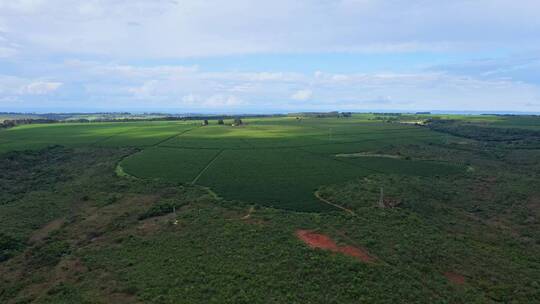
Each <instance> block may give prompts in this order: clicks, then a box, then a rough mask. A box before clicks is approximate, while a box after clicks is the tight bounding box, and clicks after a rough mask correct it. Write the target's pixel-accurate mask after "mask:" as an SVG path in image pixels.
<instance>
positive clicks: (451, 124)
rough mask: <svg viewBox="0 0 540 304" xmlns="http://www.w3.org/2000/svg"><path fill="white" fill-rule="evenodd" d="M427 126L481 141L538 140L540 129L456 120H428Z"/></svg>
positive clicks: (539, 138)
mask: <svg viewBox="0 0 540 304" xmlns="http://www.w3.org/2000/svg"><path fill="white" fill-rule="evenodd" d="M428 126H429V128H431V129H432V130H435V131H439V132H444V133H449V134H452V135H455V136H462V137H466V138H472V139H475V140H481V141H496V142H508V141H533V142H536V141H539V140H540V130H529V129H521V128H501V127H499V128H493V127H484V126H479V125H475V124H468V123H464V122H461V121H457V120H430V121H429V123H428Z"/></svg>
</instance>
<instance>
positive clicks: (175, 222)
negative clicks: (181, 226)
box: [172, 206, 178, 225]
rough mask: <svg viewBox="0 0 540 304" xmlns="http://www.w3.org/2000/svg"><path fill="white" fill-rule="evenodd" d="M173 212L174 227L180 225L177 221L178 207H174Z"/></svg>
mask: <svg viewBox="0 0 540 304" xmlns="http://www.w3.org/2000/svg"><path fill="white" fill-rule="evenodd" d="M172 210H173V214H174V225H178V219H176V206H173V207H172Z"/></svg>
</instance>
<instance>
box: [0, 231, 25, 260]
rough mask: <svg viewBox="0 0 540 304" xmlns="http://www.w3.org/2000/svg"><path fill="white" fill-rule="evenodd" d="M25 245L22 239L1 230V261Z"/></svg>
mask: <svg viewBox="0 0 540 304" xmlns="http://www.w3.org/2000/svg"><path fill="white" fill-rule="evenodd" d="M23 247H24V244H23V243H22V242H21V241H20V240H18V239H16V238H14V237H11V236H9V235H6V234H4V233H1V232H0V262H3V261H7V260H8V259H10V258H11V257H13V256H14V255H15V253H16V252H17V251H19V250H21V249H22V248H23Z"/></svg>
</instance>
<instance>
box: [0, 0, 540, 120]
mask: <svg viewBox="0 0 540 304" xmlns="http://www.w3.org/2000/svg"><path fill="white" fill-rule="evenodd" d="M445 2H448V3H445ZM539 11H540V2H539V1H533V0H521V1H505V0H475V1H473V0H454V1H428V0H409V1H401V0H387V1H382V0H296V1H290V0H273V1H252V0H251V1H248V0H228V1H217V0H214V1H211V0H198V1H192V0H183V1H174V0H153V1H150V0H107V1H105V0H87V1H72V0H46V1H45V0H9V1H7V0H0V112H2V111H30V112H34V111H35V112H49V111H168V112H201V113H232V112H243V113H248V112H251V113H254V112H259V113H268V112H288V111H326V110H340V111H370V110H404V111H420V110H440V111H445V110H447V111H449V110H452V111H524V112H540V18H538V17H537V13H538V12H539Z"/></svg>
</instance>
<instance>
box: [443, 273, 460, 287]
mask: <svg viewBox="0 0 540 304" xmlns="http://www.w3.org/2000/svg"><path fill="white" fill-rule="evenodd" d="M444 276H445V277H446V278H447V279H448V281H450V282H452V283H454V284H456V285H463V284H465V277H464V276H462V275H460V274H459V273H455V272H452V271H447V272H445V273H444Z"/></svg>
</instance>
